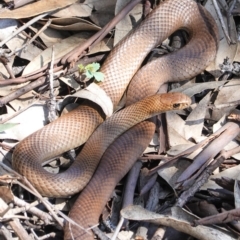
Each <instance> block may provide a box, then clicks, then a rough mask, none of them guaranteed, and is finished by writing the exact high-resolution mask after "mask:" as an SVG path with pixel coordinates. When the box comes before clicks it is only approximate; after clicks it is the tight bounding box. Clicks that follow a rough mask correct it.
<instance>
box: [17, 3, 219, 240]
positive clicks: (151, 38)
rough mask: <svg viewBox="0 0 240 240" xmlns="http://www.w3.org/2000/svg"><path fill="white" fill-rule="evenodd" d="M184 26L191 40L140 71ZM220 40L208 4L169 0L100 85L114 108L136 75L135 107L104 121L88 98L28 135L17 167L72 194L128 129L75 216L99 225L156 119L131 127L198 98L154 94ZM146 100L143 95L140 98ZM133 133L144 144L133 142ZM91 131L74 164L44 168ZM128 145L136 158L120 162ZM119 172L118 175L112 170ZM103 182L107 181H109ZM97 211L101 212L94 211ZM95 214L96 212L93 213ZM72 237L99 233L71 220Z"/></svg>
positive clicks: (117, 55)
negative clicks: (154, 51)
mask: <svg viewBox="0 0 240 240" xmlns="http://www.w3.org/2000/svg"><path fill="white" fill-rule="evenodd" d="M178 29H185V30H186V31H187V32H188V34H189V36H190V41H189V43H188V44H187V45H186V46H185V47H184V48H182V49H181V50H179V51H178V52H176V53H174V54H170V55H169V56H167V57H163V58H160V61H159V62H158V61H152V62H151V63H150V64H147V65H146V66H144V67H143V68H142V69H141V70H140V71H138V73H137V74H136V72H137V70H138V68H139V67H140V65H141V63H142V61H143V59H144V58H145V57H146V55H147V54H148V53H149V52H150V51H151V49H152V48H153V47H155V46H156V45H158V44H159V43H161V42H162V41H163V40H164V39H166V38H167V37H168V36H169V35H171V34H172V33H173V32H175V31H176V30H178ZM217 47H218V32H217V27H216V24H215V21H214V20H213V19H212V17H211V16H210V14H209V13H208V12H207V11H206V10H205V9H204V8H203V7H202V6H200V5H198V4H196V3H195V2H193V1H191V0H182V1H178V0H168V1H165V2H164V3H163V4H161V5H160V6H158V7H157V8H156V9H155V10H154V11H152V12H151V13H150V14H149V15H148V16H147V17H146V19H145V20H144V21H143V22H142V23H141V24H140V25H139V26H138V27H137V28H136V29H135V30H134V31H133V32H131V33H130V34H129V35H128V36H127V37H125V38H124V39H123V40H122V41H121V42H120V43H119V44H118V45H117V46H116V47H115V48H114V49H113V50H112V51H111V53H110V55H109V56H108V58H107V59H106V61H105V63H104V64H103V66H102V68H101V71H102V72H103V73H104V75H105V80H104V82H103V83H101V84H100V86H101V87H102V88H103V89H104V90H105V92H106V93H107V94H108V95H109V96H110V98H111V99H112V101H113V105H114V107H116V106H117V104H118V102H119V100H120V99H121V97H122V95H123V92H124V91H125V90H126V87H127V85H128V83H129V80H130V79H132V78H133V79H132V81H131V84H130V86H129V88H128V95H127V96H128V97H127V105H130V106H129V107H127V108H125V109H124V110H122V111H120V112H119V113H117V114H114V115H113V116H112V117H110V118H109V119H107V120H106V121H105V122H104V123H103V124H101V125H100V127H98V128H97V126H98V125H99V124H100V123H101V122H102V121H103V117H102V112H101V110H100V109H98V108H93V107H92V105H90V104H88V103H86V104H85V105H83V106H80V107H78V108H77V109H76V110H73V111H72V112H70V113H69V114H66V115H64V116H63V117H61V118H59V119H58V120H56V121H54V122H53V123H51V124H49V125H47V126H45V127H44V128H43V129H41V130H39V131H37V132H36V133H33V134H32V135H30V136H29V137H27V138H26V139H24V140H23V141H21V142H20V143H19V144H18V146H17V147H16V149H15V151H14V154H13V168H14V169H16V170H17V171H18V172H20V173H21V174H23V175H24V176H26V177H27V178H28V179H29V180H30V181H31V182H32V184H33V185H34V186H35V187H36V188H37V189H38V191H40V193H42V194H43V195H45V196H54V197H68V196H69V195H73V194H75V193H77V192H79V191H80V190H81V189H82V188H83V187H84V186H85V185H86V184H87V182H88V181H89V179H90V178H91V176H92V174H93V172H94V171H95V169H96V167H97V164H98V161H99V159H100V158H101V156H102V155H103V153H104V151H105V150H106V149H107V148H108V147H109V145H110V144H111V143H112V141H114V140H115V139H116V138H117V136H120V138H119V139H117V140H116V142H117V144H118V146H121V145H122V146H123V147H124V149H123V150H119V151H118V152H117V151H116V148H117V147H116V146H117V145H115V143H113V144H111V146H110V149H109V150H108V151H107V152H106V153H105V154H104V156H103V158H102V161H101V164H100V166H99V168H98V170H97V171H96V173H95V174H94V177H93V178H92V181H91V182H90V183H89V184H88V186H87V187H86V189H85V190H84V191H83V194H81V195H80V198H79V199H78V200H77V202H76V203H75V205H74V206H73V208H72V210H71V212H70V217H72V218H73V219H74V220H75V221H76V222H77V223H78V224H80V225H81V226H84V227H89V226H92V225H94V224H96V223H97V220H98V219H97V218H98V216H97V215H99V214H100V213H99V212H101V208H102V202H103V201H104V199H106V198H108V196H109V194H110V193H111V191H112V188H113V185H114V184H115V182H116V181H118V179H119V178H121V177H122V176H123V175H124V174H125V173H126V171H127V170H128V169H129V168H130V166H131V164H132V161H134V158H135V159H136V157H137V156H138V155H139V154H141V152H142V151H143V149H144V147H146V145H147V143H148V142H149V139H150V138H151V136H152V134H153V132H154V124H153V123H152V122H151V121H146V122H143V123H139V124H138V125H136V126H135V127H133V128H131V127H132V126H133V125H134V124H136V123H138V122H141V121H142V120H144V119H147V118H149V117H151V116H153V115H156V114H157V113H159V112H163V111H167V110H172V109H174V106H175V108H177V109H178V108H179V109H182V108H184V107H186V106H187V105H189V103H190V100H189V98H188V97H186V96H185V95H183V94H180V93H172V94H170V95H156V96H151V95H153V94H155V93H156V91H157V89H158V88H159V86H160V85H161V84H162V83H164V82H168V81H181V80H185V79H188V78H190V77H193V76H195V75H196V74H198V73H200V72H201V71H202V70H204V69H205V68H206V67H207V66H208V64H209V63H210V62H211V61H212V60H213V59H214V57H215V54H216V51H217ZM134 75H135V76H134ZM133 76H134V77H133ZM150 79H151V82H149V81H150ZM148 96H151V97H148ZM143 98H146V99H143ZM140 99H143V100H141V101H139V100H140ZM132 103H134V105H131V104H132ZM96 128H97V130H96V131H95V132H94V134H93V135H91V134H92V132H93V131H94V130H95V129H96ZM129 128H131V129H130V130H129V131H128V132H126V133H125V134H123V133H124V132H125V131H126V130H127V129H129ZM122 134H123V135H122ZM90 135H91V137H90V138H89V136H90ZM144 136H146V138H145V137H144ZM133 137H134V142H136V144H137V147H136V145H135V146H134V145H133V143H132V142H133ZM88 138H89V140H88V141H87V143H86V144H85V145H84V147H83V149H82V152H81V153H80V154H79V155H78V157H77V158H76V160H75V162H74V163H73V164H72V165H71V167H70V168H69V169H68V170H67V171H65V172H63V173H60V174H51V173H48V172H46V171H45V170H44V169H42V167H41V163H42V162H43V161H45V160H46V159H48V158H53V157H54V156H56V155H59V154H60V153H62V152H65V151H67V150H69V149H72V148H74V147H77V146H79V145H81V144H82V143H84V142H85V141H86V140H87V139H88ZM143 138H144V140H142V139H143ZM113 149H114V150H113ZM113 151H114V152H117V154H116V155H115V157H114V161H111V156H112V154H109V152H113ZM123 151H126V153H129V155H128V157H129V159H131V163H129V164H127V163H126V162H124V161H123V162H120V160H119V161H118V158H120V159H121V158H122V157H123V156H122V154H123V153H122V152H123ZM126 157H127V155H125V156H124V158H125V159H126ZM122 160H124V159H121V161H122ZM85 161H86V162H85ZM125 161H127V160H125ZM112 172H113V173H114V175H112V174H110V173H112ZM115 174H116V175H115ZM108 176H109V178H110V180H109V179H108ZM94 179H97V180H94ZM103 182H104V184H105V183H106V185H104V186H101V184H103ZM108 182H109V184H108ZM99 184H100V185H99ZM101 188H102V189H101ZM109 192H110V193H109ZM96 193H97V194H99V195H96ZM100 196H101V197H102V198H101V197H100ZM86 199H87V200H86ZM89 201H90V202H91V204H90V203H89ZM99 209H100V210H99ZM91 212H95V213H97V214H95V216H94V217H92V216H93V215H92V213H91ZM81 213H83V215H81ZM88 215H89V216H90V218H89V219H87V217H86V216H88ZM96 216H97V217H96ZM87 220H88V221H89V222H87ZM72 236H74V239H92V235H89V234H86V232H84V231H81V230H80V229H79V228H78V227H76V226H73V225H71V226H70V225H69V224H67V225H66V227H65V239H72Z"/></svg>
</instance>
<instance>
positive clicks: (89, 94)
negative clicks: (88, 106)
mask: <svg viewBox="0 0 240 240" xmlns="http://www.w3.org/2000/svg"><path fill="white" fill-rule="evenodd" d="M70 97H77V98H84V99H89V100H91V101H92V102H95V103H97V104H98V105H99V106H100V107H101V108H102V109H103V111H104V113H105V114H106V116H107V117H110V116H111V115H112V113H113V104H112V100H111V99H110V97H109V96H108V95H107V94H106V92H105V91H104V90H103V89H102V88H100V87H99V86H98V85H97V84H95V83H92V84H90V85H89V86H88V87H86V88H85V89H82V90H80V91H78V92H76V93H75V94H73V95H71V96H70Z"/></svg>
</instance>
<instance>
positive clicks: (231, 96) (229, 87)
mask: <svg viewBox="0 0 240 240" xmlns="http://www.w3.org/2000/svg"><path fill="white" fill-rule="evenodd" d="M237 89H240V82H239V80H238V79H236V80H235V79H233V80H231V81H229V82H228V83H226V84H225V85H224V86H223V87H222V88H221V89H220V91H219V94H218V96H217V99H216V100H215V102H214V105H215V106H216V107H220V106H221V104H226V103H230V102H234V101H239V91H237Z"/></svg>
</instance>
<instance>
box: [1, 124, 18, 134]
mask: <svg viewBox="0 0 240 240" xmlns="http://www.w3.org/2000/svg"><path fill="white" fill-rule="evenodd" d="M18 124H19V123H5V124H0V132H3V131H5V130H7V129H10V128H12V127H14V126H16V125H18Z"/></svg>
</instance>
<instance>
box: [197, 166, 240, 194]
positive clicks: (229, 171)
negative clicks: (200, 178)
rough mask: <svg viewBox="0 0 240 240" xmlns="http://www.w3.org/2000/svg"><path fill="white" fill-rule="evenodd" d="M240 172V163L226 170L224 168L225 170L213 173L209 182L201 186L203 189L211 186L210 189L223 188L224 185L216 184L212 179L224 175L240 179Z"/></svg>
mask: <svg viewBox="0 0 240 240" xmlns="http://www.w3.org/2000/svg"><path fill="white" fill-rule="evenodd" d="M239 172H240V165H237V166H235V167H231V168H228V169H226V170H224V171H222V172H220V173H218V174H215V175H212V176H211V177H210V178H209V180H208V182H207V183H206V184H204V185H203V186H202V187H201V190H207V189H208V188H210V189H221V188H222V187H220V186H219V185H218V184H216V183H215V182H214V181H212V180H211V179H215V178H222V177H228V178H229V176H230V177H231V178H232V179H236V180H240V175H239Z"/></svg>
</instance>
